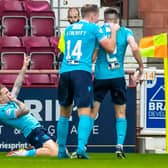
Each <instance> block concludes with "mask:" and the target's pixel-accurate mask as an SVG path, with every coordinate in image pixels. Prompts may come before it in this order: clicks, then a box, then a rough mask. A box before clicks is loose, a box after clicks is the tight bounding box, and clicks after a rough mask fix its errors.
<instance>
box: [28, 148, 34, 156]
mask: <svg viewBox="0 0 168 168" xmlns="http://www.w3.org/2000/svg"><path fill="white" fill-rule="evenodd" d="M35 155H36V149H31V150H26V156H35Z"/></svg>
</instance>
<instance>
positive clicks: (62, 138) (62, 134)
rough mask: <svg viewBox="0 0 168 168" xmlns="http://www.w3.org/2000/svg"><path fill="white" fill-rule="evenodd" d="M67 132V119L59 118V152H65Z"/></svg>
mask: <svg viewBox="0 0 168 168" xmlns="http://www.w3.org/2000/svg"><path fill="white" fill-rule="evenodd" d="M68 130H69V117H63V116H61V117H60V118H59V121H58V123H57V143H58V146H59V152H63V153H64V152H65V151H66V141H67V136H68Z"/></svg>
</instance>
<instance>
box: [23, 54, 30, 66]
mask: <svg viewBox="0 0 168 168" xmlns="http://www.w3.org/2000/svg"><path fill="white" fill-rule="evenodd" d="M29 63H30V56H24V63H23V67H24V68H27V67H28V66H29Z"/></svg>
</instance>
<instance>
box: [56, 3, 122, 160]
mask: <svg viewBox="0 0 168 168" xmlns="http://www.w3.org/2000/svg"><path fill="white" fill-rule="evenodd" d="M81 16H82V19H81V20H80V21H79V22H78V23H74V24H71V25H69V26H68V27H67V28H66V29H65V44H66V45H65V55H64V58H63V62H62V65H61V69H60V80H59V86H58V99H59V103H60V105H61V108H60V109H61V116H60V118H59V121H58V124H57V142H58V145H59V154H58V157H59V158H64V157H67V156H66V140H67V135H68V128H69V117H70V115H71V111H72V102H73V100H74V104H75V105H76V106H77V108H78V114H79V123H78V147H77V150H76V152H74V153H73V154H72V156H71V157H72V158H82V159H87V158H88V157H87V154H86V152H85V145H86V144H87V141H88V138H89V135H90V132H91V129H92V127H93V122H94V120H93V118H92V117H91V108H92V106H93V87H92V74H91V73H92V53H93V51H94V48H95V45H96V42H97V41H98V42H99V43H100V44H101V45H102V46H103V47H104V48H105V49H106V50H107V51H108V52H113V51H114V49H115V35H116V31H117V30H118V28H119V25H118V24H114V25H113V26H110V30H111V31H112V32H113V33H112V36H111V37H110V38H109V39H107V38H106V37H105V35H104V33H103V32H102V30H101V29H100V28H99V27H98V25H96V24H95V23H96V22H97V21H98V16H99V10H98V7H97V5H85V6H83V7H82V8H81Z"/></svg>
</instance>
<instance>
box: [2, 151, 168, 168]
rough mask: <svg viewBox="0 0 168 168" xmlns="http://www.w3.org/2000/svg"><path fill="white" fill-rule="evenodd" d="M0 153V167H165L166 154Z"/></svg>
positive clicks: (166, 164)
mask: <svg viewBox="0 0 168 168" xmlns="http://www.w3.org/2000/svg"><path fill="white" fill-rule="evenodd" d="M5 154H6V153H0V168H167V167H168V154H130V153H129V154H126V156H127V158H126V159H124V160H119V159H117V158H116V156H115V154H112V153H89V157H90V159H89V160H78V159H74V160H71V159H63V160H59V159H57V158H53V157H6V156H5Z"/></svg>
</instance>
